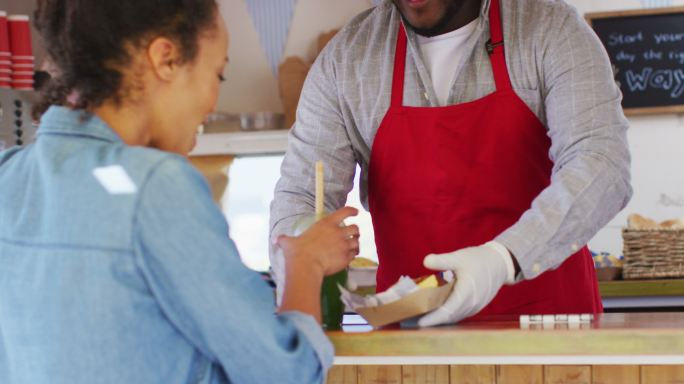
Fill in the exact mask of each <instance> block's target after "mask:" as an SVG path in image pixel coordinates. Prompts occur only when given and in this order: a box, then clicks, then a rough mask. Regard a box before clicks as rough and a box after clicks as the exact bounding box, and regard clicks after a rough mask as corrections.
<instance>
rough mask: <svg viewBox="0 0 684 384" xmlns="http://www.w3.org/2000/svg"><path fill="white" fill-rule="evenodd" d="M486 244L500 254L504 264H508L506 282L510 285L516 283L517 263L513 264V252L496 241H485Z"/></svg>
mask: <svg viewBox="0 0 684 384" xmlns="http://www.w3.org/2000/svg"><path fill="white" fill-rule="evenodd" d="M484 246H485V247H489V248H491V249H493V250H495V251H496V253H497V254H499V255H500V256H501V258H502V259H503V261H504V264H506V282H505V284H507V285H510V284H513V283H515V265H513V256H511V253H510V252H509V251H508V249H507V248H506V247H504V246H503V245H501V244H500V243H497V242H496V241H490V242H488V243H485V244H484Z"/></svg>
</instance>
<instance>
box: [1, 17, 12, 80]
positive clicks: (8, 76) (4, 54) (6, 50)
mask: <svg viewBox="0 0 684 384" xmlns="http://www.w3.org/2000/svg"><path fill="white" fill-rule="evenodd" d="M11 55H12V54H11V53H10V40H9V27H8V26H7V12H5V11H0V88H10V87H11V86H12V62H11V61H10V56H11Z"/></svg>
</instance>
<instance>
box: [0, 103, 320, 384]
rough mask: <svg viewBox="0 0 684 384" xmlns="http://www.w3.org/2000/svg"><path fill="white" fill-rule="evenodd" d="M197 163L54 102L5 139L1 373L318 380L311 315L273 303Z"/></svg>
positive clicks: (13, 378) (63, 378)
mask: <svg viewBox="0 0 684 384" xmlns="http://www.w3.org/2000/svg"><path fill="white" fill-rule="evenodd" d="M274 309H275V308H274V305H273V293H272V291H271V289H270V288H269V287H268V286H267V285H266V284H265V283H264V282H263V281H262V279H261V278H260V276H259V275H258V274H257V273H256V272H253V271H251V270H249V269H248V268H246V267H245V266H244V265H243V264H242V262H241V261H240V258H239V255H238V253H237V250H236V248H235V245H234V243H233V242H232V241H231V240H230V238H229V237H228V226H227V223H226V221H225V218H224V217H223V215H222V214H221V212H220V211H219V209H218V207H217V206H216V205H215V204H214V202H213V201H212V199H211V195H210V192H209V189H208V187H207V185H206V183H205V182H204V179H203V178H202V176H201V175H200V174H199V173H197V172H196V171H195V170H194V169H193V168H192V167H191V166H190V165H189V164H188V163H187V161H186V160H185V159H184V158H182V157H180V156H176V155H173V154H170V153H166V152H161V151H157V150H154V149H149V148H142V147H131V146H127V145H125V144H124V143H123V142H122V141H121V139H120V138H119V137H118V136H117V135H116V134H115V132H114V131H112V129H111V128H109V127H108V126H107V125H106V124H105V123H104V122H103V121H102V120H100V119H99V118H97V117H96V116H94V115H91V114H87V113H85V112H83V111H74V110H70V109H68V108H63V107H52V108H51V109H50V110H49V111H48V112H47V113H46V114H45V115H44V116H43V120H42V123H41V126H40V129H39V131H38V139H37V141H36V143H35V144H33V145H30V146H28V147H26V148H12V149H9V150H7V151H4V152H0V383H12V384H23V383H27V384H29V383H30V384H35V383H57V384H59V383H69V384H74V383H117V384H119V383H145V384H146V383H164V384H167V383H226V382H228V383H271V382H277V383H297V384H301V383H312V382H321V381H322V380H323V378H324V377H325V372H326V371H327V369H328V368H329V366H330V365H331V363H332V356H333V349H332V345H331V344H330V342H329V341H328V339H327V338H326V337H325V335H324V334H323V332H322V331H321V328H320V326H319V325H318V324H317V323H316V322H315V320H314V319H313V318H312V317H311V316H308V315H305V314H302V313H298V312H288V313H284V314H280V315H276V314H274Z"/></svg>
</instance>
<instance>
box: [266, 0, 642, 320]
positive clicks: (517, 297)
mask: <svg viewBox="0 0 684 384" xmlns="http://www.w3.org/2000/svg"><path fill="white" fill-rule="evenodd" d="M485 1H486V0H485ZM503 1H512V2H515V1H518V2H519V1H521V0H491V2H490V4H489V9H488V27H489V40H488V41H487V44H486V49H487V53H488V55H487V59H486V60H487V61H488V63H486V64H482V63H481V64H480V65H490V66H491V72H492V75H491V76H492V77H493V81H494V83H495V90H494V91H493V92H491V93H489V94H487V95H484V96H482V97H479V98H476V99H474V100H472V101H469V102H466V103H458V104H455V105H447V106H438V107H435V106H428V107H414V106H406V105H405V104H404V97H405V96H404V95H405V94H406V93H405V87H404V85H405V82H406V81H407V80H406V79H409V78H411V76H412V75H413V74H409V73H407V72H406V66H407V62H408V61H409V59H408V57H409V56H408V55H407V32H406V29H407V28H412V29H413V30H414V31H416V32H417V33H419V34H420V33H422V34H427V35H439V34H442V33H447V32H449V31H452V30H455V29H458V28H460V27H462V26H464V25H466V24H468V23H469V22H471V21H472V20H474V19H475V18H477V17H478V11H479V9H480V2H479V1H477V0H462V1H461V0H393V3H394V5H395V6H396V7H397V8H398V10H399V12H400V13H401V16H402V21H401V22H399V23H398V24H399V27H398V29H397V35H396V43H395V45H394V50H393V51H391V52H392V53H393V54H394V57H393V70H392V81H391V93H390V95H389V98H390V105H389V108H388V109H387V111H386V113H385V114H384V117H383V118H382V120H381V123H380V125H379V128H378V129H377V132H376V134H375V137H374V140H373V141H372V149H371V151H370V162H369V170H368V205H369V209H370V212H371V215H372V219H373V226H374V229H375V240H376V245H377V250H378V257H379V261H380V263H379V264H380V266H379V269H378V275H377V289H378V291H383V290H385V289H387V288H388V287H389V286H391V285H392V284H394V283H395V282H396V281H397V279H398V278H399V277H400V276H402V275H409V276H412V277H417V276H421V275H425V274H429V273H434V271H453V272H454V273H455V275H456V278H457V284H456V286H455V288H454V291H453V293H452V294H451V296H450V297H449V299H448V300H447V302H446V303H445V304H444V305H443V306H442V307H441V308H439V309H437V310H436V311H434V312H432V313H430V314H427V315H425V316H424V317H423V318H421V319H420V321H419V325H420V326H431V325H436V324H442V323H453V322H458V321H461V320H463V319H465V318H482V317H485V316H488V315H498V314H546V313H597V312H601V311H602V304H601V298H600V296H599V292H598V288H597V282H596V276H595V271H594V267H593V261H592V258H591V255H590V253H589V251H588V249H587V248H586V246H581V245H578V244H573V245H572V246H571V247H568V248H572V254H570V252H568V253H567V254H566V255H565V256H564V259H563V260H561V262H559V263H557V264H556V265H550V266H549V265H545V266H544V267H543V268H542V266H541V265H540V263H534V265H533V266H531V267H530V266H529V265H528V271H530V270H531V272H528V276H522V274H521V273H520V271H521V269H522V268H521V266H520V265H519V264H518V260H517V258H516V257H517V256H518V255H516V252H515V251H516V249H515V248H511V247H509V244H507V243H506V241H505V239H504V241H498V240H499V238H498V236H500V234H501V233H502V232H505V231H506V230H507V229H508V228H510V227H512V226H513V225H515V224H516V222H518V221H519V220H521V217H523V216H524V215H525V214H526V212H528V211H529V210H530V209H531V207H533V206H534V205H535V199H537V198H538V197H539V196H540V195H541V194H543V193H544V191H545V190H547V189H548V188H549V186H550V185H551V184H552V179H554V173H555V172H556V169H554V162H553V161H551V160H550V158H549V153H550V152H553V151H552V148H551V147H552V140H551V138H550V135H551V134H550V133H549V132H548V131H547V129H546V127H545V126H544V124H542V122H541V121H540V120H539V118H538V117H537V116H536V115H535V113H533V112H532V111H531V110H530V108H529V107H528V105H527V104H526V103H525V102H524V101H523V100H521V98H520V97H519V95H518V94H517V93H516V91H515V90H514V89H513V86H512V79H511V76H510V72H509V69H508V66H507V64H508V63H507V58H506V55H505V54H504V52H505V48H506V47H507V42H506V38H505V36H504V33H503V30H502V17H501V15H502V12H501V9H500V2H503ZM513 8H514V7H513ZM520 28H522V27H520ZM349 41H353V40H352V39H349ZM508 49H510V47H509V48H508ZM412 53H413V55H414V57H415V54H416V53H415V51H414V52H412ZM413 60H415V58H414V59H413ZM602 64H605V63H602ZM333 68H335V67H333ZM333 75H334V76H344V72H343V71H338V72H334V73H333ZM333 75H331V77H332V76H333ZM335 79H336V80H337V78H335ZM316 80H319V81H322V79H321V78H318V79H316V78H315V77H314V79H313V80H312V76H310V79H309V81H316ZM610 80H611V79H610V77H608V81H609V82H610ZM338 81H339V80H338ZM339 82H340V84H342V85H339V87H340V88H342V89H344V87H345V85H344V84H346V83H345V82H344V81H339ZM613 86H614V85H613ZM360 87H363V84H362V85H360ZM337 91H338V94H339V92H340V91H339V89H338V90H337ZM305 92H307V90H306V89H305ZM342 94H343V93H342ZM303 97H305V96H304V95H303ZM338 97H340V96H338ZM341 97H342V100H343V101H342V102H340V103H343V102H344V94H343V96H341ZM426 97H427V96H426ZM568 100H569V101H570V100H571V99H568ZM304 103H307V101H306V99H304ZM613 103H614V100H613ZM350 104H351V102H350ZM323 106H324V105H323V104H322V103H321V105H319V106H318V107H319V108H320V109H323ZM301 108H302V105H301V103H300V109H301ZM549 108H550V107H549ZM612 108H617V109H619V100H618V102H617V104H615V105H614V106H613V107H612ZM342 113H344V109H342ZM549 113H553V111H551V112H549ZM616 113H617V115H618V116H621V112H619V113H618V112H616ZM352 115H353V114H352ZM623 119H624V117H623ZM301 120H302V123H301V124H302V125H305V124H306V121H305V120H306V119H305V118H304V117H302V119H301ZM298 124H299V122H298ZM331 125H332V124H331ZM318 129H319V130H320V128H318ZM317 132H319V136H320V132H321V131H317ZM304 133H306V131H305V130H304V129H303V128H300V127H299V126H298V125H295V128H294V130H293V136H292V137H291V140H301V141H303V140H302V139H301V138H300V137H304V136H305V135H304ZM622 133H624V131H623V132H622ZM347 134H348V135H349V136H350V137H351V141H352V143H353V135H352V134H349V130H348V131H347ZM300 135H301V136H300ZM615 137H616V138H618V139H619V137H620V135H618V134H617V133H616V135H615ZM312 141H314V140H313V139H312ZM319 141H320V140H319ZM553 144H554V145H557V144H556V143H553ZM297 145H298V143H295V147H294V149H293V147H292V144H291V148H290V149H291V152H292V154H291V153H288V156H298V155H300V153H301V152H298V151H297V148H296V146H297ZM318 145H320V144H318ZM625 147H626V145H625ZM337 148H341V146H339V145H338V147H337ZM340 151H342V150H340ZM625 151H626V150H625ZM316 152H317V153H318V154H320V153H321V151H320V150H318V151H316ZM343 154H344V152H340V153H338V154H335V152H333V155H332V156H331V159H330V160H329V161H330V162H333V167H331V168H333V169H334V168H335V165H337V164H336V163H335V160H336V159H335V157H334V156H335V155H337V156H338V157H342V156H343ZM356 156H357V158H358V155H356ZM290 161H291V159H288V158H287V157H286V160H285V164H284V166H283V170H284V171H283V178H286V173H287V170H288V168H289V167H290V164H288V163H289V162H290ZM616 162H617V163H619V162H624V163H627V164H628V162H629V159H628V156H627V157H625V158H623V159H617V160H616ZM602 177H604V178H605V177H606V176H602ZM611 178H612V175H611ZM623 178H626V179H628V176H626V177H623ZM618 179H619V178H616V180H618ZM554 180H555V179H554ZM611 180H612V179H611ZM286 181H288V182H290V181H291V180H286ZM336 181H337V180H336V179H335V178H334V176H333V179H332V180H331V181H329V182H330V183H331V184H332V185H334V184H333V183H334V182H336ZM554 182H558V181H554ZM561 183H562V181H561ZM626 185H627V187H625V188H623V189H622V190H620V193H619V194H618V196H617V200H618V202H617V203H615V205H614V206H613V205H611V206H610V207H609V208H607V209H608V210H609V211H610V212H608V213H601V215H599V216H604V215H605V216H606V217H608V216H610V217H612V215H614V214H615V213H616V212H617V210H619V209H620V208H622V207H623V206H624V204H626V201H627V200H628V198H629V195H630V193H631V191H630V189H629V187H628V182H627V183H626ZM285 189H286V188H285V187H283V184H282V183H281V184H280V185H279V187H277V190H276V201H275V202H274V205H276V208H277V205H278V196H279V195H278V194H279V192H284V191H285ZM288 198H289V197H288ZM575 198H580V195H579V194H578V195H577V196H575ZM585 198H586V197H585ZM596 199H597V200H601V199H607V197H601V198H596ZM587 200H592V199H589V198H587ZM596 203H597V204H599V205H600V204H601V202H600V201H597V202H596ZM606 205H608V204H606ZM537 209H539V208H537ZM551 209H553V207H551ZM616 209H617V210H616ZM276 211H277V210H276ZM600 220H604V219H603V218H601V219H600ZM588 221H589V222H590V223H592V224H591V225H592V226H596V225H597V224H594V223H593V221H592V220H588ZM604 224H605V220H604ZM581 225H584V224H583V223H582V222H581V221H579V220H576V225H575V226H581ZM600 225H602V224H600ZM532 235H534V234H532ZM584 236H586V235H584ZM540 237H541V235H540ZM495 239H496V241H495ZM587 240H588V239H587ZM539 241H542V240H539ZM585 241H586V240H585ZM520 256H524V255H520ZM551 256H552V255H550V257H551ZM550 264H551V263H550ZM529 275H534V276H529ZM520 280H523V281H520Z"/></svg>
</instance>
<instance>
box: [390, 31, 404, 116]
mask: <svg viewBox="0 0 684 384" xmlns="http://www.w3.org/2000/svg"><path fill="white" fill-rule="evenodd" d="M406 45H407V38H406V30H405V29H404V23H401V22H400V23H399V33H398V34H397V47H396V49H395V50H394V75H393V77H392V106H393V107H401V106H402V104H403V102H404V70H405V69H406Z"/></svg>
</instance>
